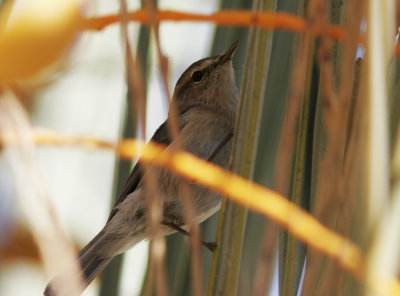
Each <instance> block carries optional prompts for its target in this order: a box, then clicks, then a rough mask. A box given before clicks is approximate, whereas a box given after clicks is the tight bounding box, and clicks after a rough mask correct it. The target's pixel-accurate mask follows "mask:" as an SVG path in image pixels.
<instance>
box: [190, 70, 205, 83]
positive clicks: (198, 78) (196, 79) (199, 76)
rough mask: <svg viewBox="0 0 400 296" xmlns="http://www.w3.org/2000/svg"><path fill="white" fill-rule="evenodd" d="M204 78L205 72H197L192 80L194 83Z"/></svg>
mask: <svg viewBox="0 0 400 296" xmlns="http://www.w3.org/2000/svg"><path fill="white" fill-rule="evenodd" d="M202 78H203V72H201V71H195V72H194V73H193V74H192V80H193V81H194V82H199V81H200V80H201V79H202Z"/></svg>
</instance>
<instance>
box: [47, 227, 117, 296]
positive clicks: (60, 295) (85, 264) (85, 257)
mask: <svg viewBox="0 0 400 296" xmlns="http://www.w3.org/2000/svg"><path fill="white" fill-rule="evenodd" d="M102 236H103V232H100V233H99V234H98V235H97V236H96V237H95V238H94V239H93V240H92V241H91V242H90V243H89V244H88V245H87V246H86V247H85V248H84V249H82V251H81V252H80V253H79V255H78V258H77V262H76V263H77V264H79V268H80V272H78V273H76V272H72V270H73V268H69V269H67V270H65V271H64V272H62V273H61V274H59V275H57V276H56V277H55V278H54V279H52V280H51V281H50V282H49V283H48V285H47V286H46V289H45V291H44V295H45V296H64V295H65V296H66V295H72V294H76V293H79V294H80V293H82V292H83V290H84V289H85V288H86V287H87V286H88V285H89V284H90V282H91V281H92V280H93V279H94V278H95V276H96V275H97V274H98V273H100V272H101V271H102V270H103V269H104V268H105V267H106V265H107V264H108V263H109V262H110V261H111V259H112V258H113V255H112V256H104V254H101V252H98V251H99V247H100V246H99V244H101V241H102ZM75 270H76V268H75ZM71 277H75V278H73V279H71ZM74 280H75V281H74ZM74 282H75V283H81V284H80V285H78V287H76V286H74V285H73V283H74Z"/></svg>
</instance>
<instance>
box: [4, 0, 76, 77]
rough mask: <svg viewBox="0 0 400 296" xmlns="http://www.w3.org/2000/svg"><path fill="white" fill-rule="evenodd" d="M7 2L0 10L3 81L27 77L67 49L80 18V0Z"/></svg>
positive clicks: (49, 63)
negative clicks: (19, 3) (18, 3)
mask: <svg viewBox="0 0 400 296" xmlns="http://www.w3.org/2000/svg"><path fill="white" fill-rule="evenodd" d="M15 3H16V2H15V1H8V2H7V3H5V4H4V5H3V7H2V9H1V10H0V81H10V80H15V79H24V78H28V77H30V76H32V75H34V74H36V73H38V72H39V71H40V70H42V69H44V68H45V67H47V66H49V65H51V64H52V63H53V62H54V61H55V60H57V58H59V57H60V56H61V55H62V54H63V53H64V52H65V51H66V49H68V47H69V45H70V44H71V42H72V41H73V39H74V36H75V32H76V28H77V26H78V22H79V21H80V11H79V3H78V1H77V0H31V1H23V4H21V5H18V6H19V7H18V9H17V8H16V5H15Z"/></svg>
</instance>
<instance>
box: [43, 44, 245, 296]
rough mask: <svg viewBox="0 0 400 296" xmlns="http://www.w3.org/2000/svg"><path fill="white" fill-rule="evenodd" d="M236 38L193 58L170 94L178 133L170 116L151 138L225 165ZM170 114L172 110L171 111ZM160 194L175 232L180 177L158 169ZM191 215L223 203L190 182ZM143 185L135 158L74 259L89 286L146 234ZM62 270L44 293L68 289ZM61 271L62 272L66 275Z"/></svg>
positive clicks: (179, 219)
mask: <svg viewBox="0 0 400 296" xmlns="http://www.w3.org/2000/svg"><path fill="white" fill-rule="evenodd" d="M237 44H238V42H235V43H234V44H233V45H232V46H231V47H230V48H229V49H228V51H227V52H226V53H225V54H222V55H218V56H214V57H210V58H205V59H202V60H199V61H197V62H195V63H193V64H192V65H191V66H190V67H189V68H188V69H187V70H186V71H185V72H184V73H183V74H182V76H181V77H180V78H179V80H178V82H177V84H176V86H175V90H174V95H173V104H174V106H175V107H176V111H177V114H178V116H177V117H178V118H177V121H178V127H179V136H178V137H179V139H172V138H171V137H170V134H169V129H168V121H165V122H164V123H163V124H162V125H161V126H160V127H159V128H158V129H157V131H156V132H155V133H154V135H153V137H152V138H151V141H153V142H156V143H159V144H163V145H165V146H166V150H170V149H174V148H180V147H183V148H184V149H185V150H186V151H187V152H189V153H192V154H194V155H196V156H197V157H200V158H203V159H205V160H208V161H211V162H213V163H215V164H217V165H219V166H221V167H223V168H226V167H227V165H228V161H229V154H230V150H231V145H232V139H231V138H232V135H233V129H234V123H235V117H236V111H237V104H238V92H237V87H236V83H235V79H234V72H233V67H232V62H231V58H232V54H233V52H234V51H235V48H236V46H237ZM169 116H171V112H170V114H169ZM156 177H157V181H158V185H159V191H160V193H161V194H160V195H161V196H160V198H162V199H163V219H164V220H163V221H162V222H163V224H164V225H160V229H161V232H162V233H163V234H165V235H167V234H171V233H173V232H175V231H176V230H174V229H173V228H171V227H167V226H165V225H166V224H171V223H172V224H174V225H175V226H177V227H184V226H185V223H184V218H183V217H184V216H183V205H182V201H181V198H180V196H179V194H180V191H179V186H178V184H179V182H181V180H180V178H179V177H177V176H176V175H174V174H173V173H170V172H168V171H166V170H162V169H159V170H156ZM190 188H191V190H192V196H193V205H194V210H195V221H196V222H197V223H200V222H202V221H204V220H205V219H207V218H208V217H209V216H211V215H212V214H214V213H215V212H216V211H217V210H218V209H219V208H220V205H221V197H220V196H219V195H218V194H216V193H213V192H210V191H209V190H207V189H205V188H202V187H200V186H197V185H195V184H191V185H190ZM146 215H147V203H146V188H145V185H144V181H143V167H142V166H141V164H140V160H139V162H138V163H137V164H136V165H135V167H134V168H133V170H132V172H131V174H130V176H129V178H128V180H127V182H126V185H125V187H124V189H123V190H122V192H121V194H120V196H119V198H118V200H117V202H116V204H115V206H114V208H113V210H112V211H111V214H110V217H109V218H108V221H107V223H106V225H105V226H104V228H103V229H102V230H101V231H100V233H99V234H98V235H96V237H95V238H94V239H93V240H92V241H91V242H89V244H88V245H87V246H86V247H84V248H83V249H82V251H80V253H79V255H78V259H77V260H78V262H79V265H80V266H81V274H77V275H76V276H77V277H80V278H82V279H83V281H84V284H85V286H87V285H88V284H89V283H90V282H91V281H92V280H93V278H94V277H95V276H96V275H97V274H98V273H99V272H101V271H102V270H103V269H104V268H105V266H106V265H107V264H108V263H109V262H110V261H111V259H112V258H113V257H114V256H116V255H118V254H120V253H122V252H124V251H126V250H127V249H129V248H131V247H133V246H134V245H135V244H137V243H138V242H140V241H142V240H144V239H146V238H149V236H150V233H149V227H148V225H147V224H148V223H147V218H146ZM62 277H63V273H61V274H60V275H58V276H56V277H55V278H54V279H53V280H52V281H51V282H50V283H49V284H48V285H47V287H46V290H45V292H44V295H46V296H61V295H69V290H68V289H69V287H68V285H66V284H61V283H62V282H63V281H62V280H60V279H61V278H62ZM64 277H65V276H64Z"/></svg>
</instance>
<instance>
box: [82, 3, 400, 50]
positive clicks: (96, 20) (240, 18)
mask: <svg viewBox="0 0 400 296" xmlns="http://www.w3.org/2000/svg"><path fill="white" fill-rule="evenodd" d="M155 14H156V16H155V17H156V20H157V22H160V21H197V22H212V23H214V24H216V25H221V26H239V27H251V26H255V27H261V28H268V29H275V30H279V29H280V30H289V31H294V32H305V31H306V30H311V31H312V32H313V33H314V34H315V35H322V34H327V35H329V36H330V37H332V38H333V39H335V40H340V41H343V40H344V39H345V38H346V32H345V31H344V30H343V28H342V27H340V26H335V25H331V26H329V27H328V28H327V29H326V30H321V28H318V27H315V26H311V25H309V24H308V23H307V20H306V19H304V18H302V17H299V16H295V15H291V14H288V13H285V12H270V11H262V12H256V11H250V10H220V11H217V12H215V13H212V14H197V13H188V12H178V11H172V10H158V11H156V12H155ZM128 18H129V20H131V21H136V22H140V23H142V24H149V23H150V18H149V14H148V12H147V10H145V9H142V10H137V11H133V12H130V13H128ZM120 21H121V16H120V14H113V15H106V16H100V17H91V18H82V19H81V21H80V23H79V24H78V28H79V30H82V31H86V30H102V29H104V28H105V27H106V26H108V25H111V24H113V23H117V22H120ZM359 40H360V43H361V44H362V43H363V42H362V40H363V37H362V36H361V37H360V38H359ZM395 54H396V56H397V57H400V46H396V48H395Z"/></svg>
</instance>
